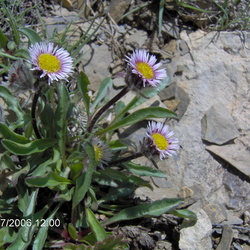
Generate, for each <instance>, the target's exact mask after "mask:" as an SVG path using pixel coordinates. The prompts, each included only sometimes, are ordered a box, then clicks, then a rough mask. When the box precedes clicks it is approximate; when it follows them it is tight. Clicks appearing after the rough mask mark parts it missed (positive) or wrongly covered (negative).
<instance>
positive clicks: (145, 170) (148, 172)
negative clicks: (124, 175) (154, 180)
mask: <svg viewBox="0 0 250 250" xmlns="http://www.w3.org/2000/svg"><path fill="white" fill-rule="evenodd" d="M123 165H125V166H126V168H127V169H128V170H129V171H130V172H131V173H133V174H136V175H140V176H152V177H158V178H166V177H167V175H166V173H165V172H163V171H161V170H159V169H153V168H151V167H147V166H142V165H140V164H136V163H134V162H126V163H123Z"/></svg>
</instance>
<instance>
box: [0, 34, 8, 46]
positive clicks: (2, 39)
mask: <svg viewBox="0 0 250 250" xmlns="http://www.w3.org/2000/svg"><path fill="white" fill-rule="evenodd" d="M7 41H8V40H7V37H6V36H5V35H4V33H3V32H2V31H1V30H0V49H5V48H6V45H7Z"/></svg>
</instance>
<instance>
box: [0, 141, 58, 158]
mask: <svg viewBox="0 0 250 250" xmlns="http://www.w3.org/2000/svg"><path fill="white" fill-rule="evenodd" d="M55 143H56V140H55V139H37V140H34V141H32V142H29V143H22V144H21V143H16V142H14V141H11V140H7V139H3V140H2V145H3V146H4V147H5V148H6V149H7V150H8V151H9V152H11V153H13V154H16V155H30V154H34V153H39V152H43V151H44V150H46V149H48V148H50V147H52V146H54V145H55Z"/></svg>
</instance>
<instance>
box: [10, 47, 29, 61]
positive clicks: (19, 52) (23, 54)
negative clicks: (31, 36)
mask: <svg viewBox="0 0 250 250" xmlns="http://www.w3.org/2000/svg"><path fill="white" fill-rule="evenodd" d="M14 55H15V56H18V57H22V58H25V59H27V60H29V59H30V53H29V52H28V51H27V50H26V49H19V50H17V51H16V52H15V54H14Z"/></svg>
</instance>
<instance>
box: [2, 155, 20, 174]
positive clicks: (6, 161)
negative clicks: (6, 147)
mask: <svg viewBox="0 0 250 250" xmlns="http://www.w3.org/2000/svg"><path fill="white" fill-rule="evenodd" d="M0 169H1V170H4V169H10V170H16V167H15V164H14V162H13V160H12V159H11V158H10V156H9V152H8V151H5V152H4V153H3V154H2V155H1V157H0ZM1 174H2V175H3V173H1Z"/></svg>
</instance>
